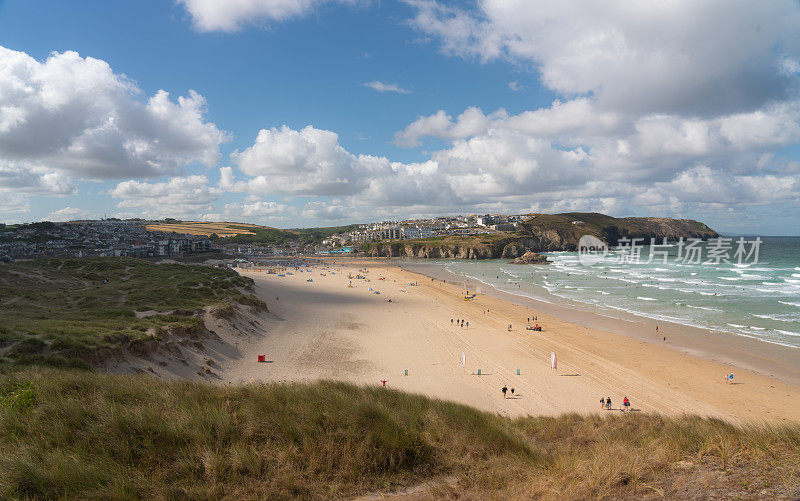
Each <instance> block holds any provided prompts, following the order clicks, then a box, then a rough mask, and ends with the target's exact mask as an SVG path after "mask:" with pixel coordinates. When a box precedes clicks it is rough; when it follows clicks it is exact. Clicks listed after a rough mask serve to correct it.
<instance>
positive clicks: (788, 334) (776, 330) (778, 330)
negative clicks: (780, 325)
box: [775, 329, 800, 337]
mask: <svg viewBox="0 0 800 501" xmlns="http://www.w3.org/2000/svg"><path fill="white" fill-rule="evenodd" d="M775 332H780V333H781V334H785V335H787V336H798V337H800V332H792V331H784V330H781V329H775Z"/></svg>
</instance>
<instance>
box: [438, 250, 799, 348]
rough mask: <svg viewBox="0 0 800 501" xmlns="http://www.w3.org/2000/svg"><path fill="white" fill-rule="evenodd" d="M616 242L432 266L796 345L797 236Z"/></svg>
mask: <svg viewBox="0 0 800 501" xmlns="http://www.w3.org/2000/svg"><path fill="white" fill-rule="evenodd" d="M728 238H729V239H730V240H727V239H728ZM621 243H622V244H623V245H621V246H619V247H615V248H612V249H608V250H607V251H605V250H604V251H603V252H599V251H598V252H590V253H586V252H583V253H579V252H550V253H545V254H546V255H547V257H548V258H549V260H550V261H551V262H552V263H551V264H549V265H515V264H509V260H508V259H504V260H481V261H468V260H444V259H442V260H435V261H433V262H432V263H431V264H434V263H435V264H438V265H441V266H442V267H444V268H445V269H447V270H448V271H450V272H451V273H454V274H457V275H461V276H463V279H464V280H465V282H467V283H471V284H472V287H474V288H476V292H480V290H479V288H480V286H481V284H484V285H490V286H492V287H495V288H497V289H499V290H501V291H504V292H507V293H510V294H516V295H519V296H523V297H528V298H532V299H536V300H540V301H546V302H550V303H556V304H561V305H565V306H569V307H573V308H580V309H585V310H589V311H593V312H595V313H599V314H603V315H606V316H611V317H614V316H618V315H619V314H620V313H626V314H634V315H638V316H641V317H645V318H649V319H653V320H661V321H669V322H675V323H679V324H684V325H689V326H694V327H700V328H705V329H711V330H715V331H720V332H727V333H730V334H736V335H740V336H746V337H751V338H756V339H760V340H763V341H767V342H770V343H775V344H780V345H784V346H789V347H793V348H800V237H751V236H747V237H724V238H723V239H721V240H719V241H717V240H712V241H709V242H702V243H701V242H688V241H685V242H672V243H669V244H666V245H664V243H663V242H660V243H659V242H654V243H655V245H654V246H651V245H650V242H649V241H648V242H630V243H629V242H621ZM465 285H466V283H465Z"/></svg>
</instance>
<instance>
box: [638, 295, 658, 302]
mask: <svg viewBox="0 0 800 501" xmlns="http://www.w3.org/2000/svg"><path fill="white" fill-rule="evenodd" d="M636 299H641V300H642V301H658V299H656V298H652V297H642V296H636Z"/></svg>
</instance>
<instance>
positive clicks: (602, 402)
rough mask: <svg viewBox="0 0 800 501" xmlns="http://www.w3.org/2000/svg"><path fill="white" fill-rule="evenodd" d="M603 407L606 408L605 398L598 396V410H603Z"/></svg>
mask: <svg viewBox="0 0 800 501" xmlns="http://www.w3.org/2000/svg"><path fill="white" fill-rule="evenodd" d="M605 408H606V399H605V398H603V397H600V410H603V409H605Z"/></svg>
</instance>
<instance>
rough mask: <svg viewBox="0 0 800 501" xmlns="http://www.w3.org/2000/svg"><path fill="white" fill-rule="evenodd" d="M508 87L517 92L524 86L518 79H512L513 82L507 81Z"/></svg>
mask: <svg viewBox="0 0 800 501" xmlns="http://www.w3.org/2000/svg"><path fill="white" fill-rule="evenodd" d="M508 88H509V89H511V90H513V91H514V92H519V91H521V90H522V89H524V88H525V87H523V86H522V85H520V84H519V82H518V81H516V80H514V81H513V82H508Z"/></svg>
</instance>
